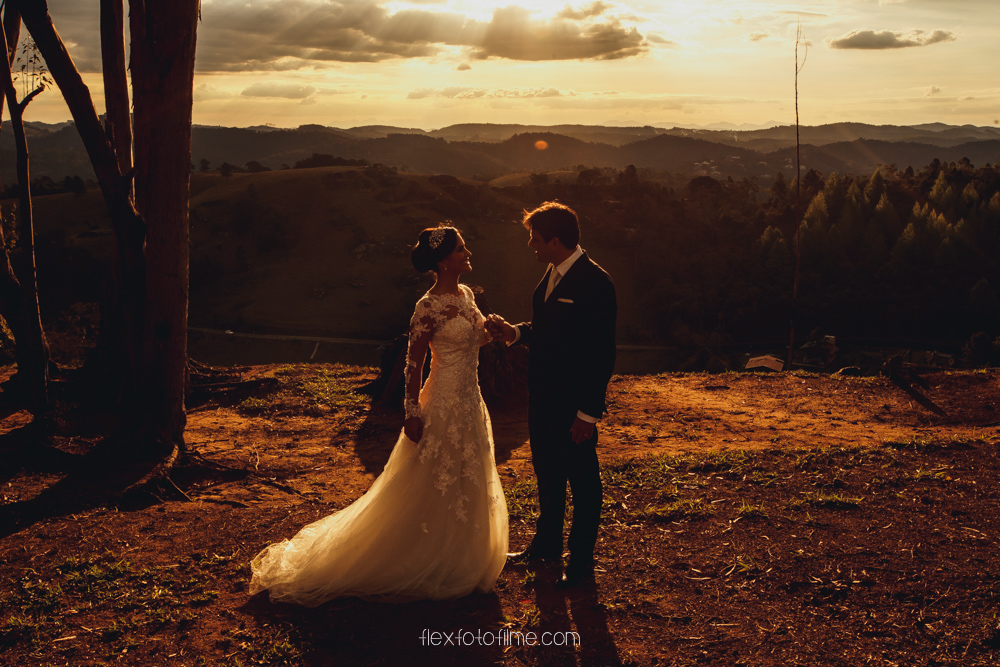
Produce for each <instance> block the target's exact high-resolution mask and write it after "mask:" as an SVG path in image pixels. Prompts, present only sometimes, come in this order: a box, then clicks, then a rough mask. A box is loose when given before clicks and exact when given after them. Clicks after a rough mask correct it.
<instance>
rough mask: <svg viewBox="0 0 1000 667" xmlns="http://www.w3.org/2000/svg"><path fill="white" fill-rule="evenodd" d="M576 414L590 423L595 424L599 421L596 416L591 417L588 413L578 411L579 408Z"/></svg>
mask: <svg viewBox="0 0 1000 667" xmlns="http://www.w3.org/2000/svg"><path fill="white" fill-rule="evenodd" d="M576 416H577V417H579V418H580V419H582V420H583V421H585V422H590V423H591V424H596V423H597V422H598V421H600V420H599V419H598V418H597V417H591V416H590V415H588V414H586V413H583V412H580V411H579V410H577V413H576Z"/></svg>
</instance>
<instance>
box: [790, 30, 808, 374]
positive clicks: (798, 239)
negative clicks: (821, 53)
mask: <svg viewBox="0 0 1000 667" xmlns="http://www.w3.org/2000/svg"><path fill="white" fill-rule="evenodd" d="M801 41H802V21H801V20H799V22H798V23H797V24H796V26H795V279H794V280H793V282H792V309H791V316H790V318H789V324H788V362H787V363H786V364H785V370H792V352H793V351H794V350H795V305H796V301H798V298H799V271H800V269H801V267H802V163H801V156H800V154H799V72H801V71H802V68H803V67H804V66H805V64H806V58H807V57H808V55H809V54H808V50H807V51H806V54H805V55H804V56H803V57H802V63H801V64H799V43H800V42H801Z"/></svg>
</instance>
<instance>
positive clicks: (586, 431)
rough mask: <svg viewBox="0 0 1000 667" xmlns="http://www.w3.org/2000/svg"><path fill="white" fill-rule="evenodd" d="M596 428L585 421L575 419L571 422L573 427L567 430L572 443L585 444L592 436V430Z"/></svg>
mask: <svg viewBox="0 0 1000 667" xmlns="http://www.w3.org/2000/svg"><path fill="white" fill-rule="evenodd" d="M595 428H596V427H595V426H594V425H593V424H591V423H590V422H589V421H587V420H585V419H580V418H579V417H577V418H576V421H574V422H573V427H572V428H571V429H570V430H569V433H570V436H571V437H572V438H573V442H575V443H576V444H578V445H579V444H580V443H583V442H587V440H590V438H592V437H593V435H594V429H595Z"/></svg>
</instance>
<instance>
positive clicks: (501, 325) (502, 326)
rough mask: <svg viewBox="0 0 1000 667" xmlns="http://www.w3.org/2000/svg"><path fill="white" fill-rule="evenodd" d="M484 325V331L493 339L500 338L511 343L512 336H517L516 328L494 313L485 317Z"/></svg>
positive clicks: (512, 340)
mask: <svg viewBox="0 0 1000 667" xmlns="http://www.w3.org/2000/svg"><path fill="white" fill-rule="evenodd" d="M484 326H485V327H486V333H488V334H489V335H490V336H491V337H492V338H493V340H502V341H503V342H505V343H512V342H514V338H515V337H516V336H517V329H515V328H514V327H513V326H512V325H511V324H510V323H509V322H508V321H507V320H505V319H504V318H502V317H500V316H499V315H497V314H495V313H494V314H492V315H490V316H489V317H487V318H486V322H485V324H484Z"/></svg>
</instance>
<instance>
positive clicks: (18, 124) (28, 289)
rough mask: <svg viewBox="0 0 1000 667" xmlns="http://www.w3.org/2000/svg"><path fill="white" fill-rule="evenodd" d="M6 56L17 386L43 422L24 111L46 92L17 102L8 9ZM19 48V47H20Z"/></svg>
mask: <svg viewBox="0 0 1000 667" xmlns="http://www.w3.org/2000/svg"><path fill="white" fill-rule="evenodd" d="M3 24H4V26H3V28H4V29H3V30H2V31H0V36H2V38H3V45H4V51H5V52H6V53H7V54H8V61H7V64H8V67H7V68H6V74H3V75H0V85H2V86H3V91H4V97H5V98H6V100H7V109H8V110H9V111H10V126H11V130H12V131H13V133H14V150H15V154H16V158H17V180H18V195H19V197H18V208H17V216H16V223H15V228H16V229H17V237H18V238H17V241H18V243H17V247H16V248H15V249H14V252H13V253H11V255H10V256H9V258H8V262H7V263H8V266H12V267H13V274H14V276H15V277H16V282H17V284H18V287H19V289H18V290H17V291H18V292H20V298H19V299H17V298H16V297H15V298H14V299H13V302H12V303H11V304H10V305H11V306H12V310H11V314H12V317H11V318H10V324H11V327H12V329H13V331H12V332H13V334H14V340H15V342H16V350H15V358H16V360H17V380H18V381H17V384H18V385H20V386H19V389H22V390H24V392H25V394H26V396H27V399H28V405H29V408H30V410H31V412H32V413H33V414H34V415H35V417H36V418H39V417H42V416H44V415H45V413H46V412H47V411H48V407H49V394H48V391H49V346H48V343H47V342H46V340H45V332H44V330H43V329H42V318H41V312H40V310H39V307H38V278H37V271H36V268H35V229H34V220H33V217H32V211H31V172H30V169H29V163H28V141H27V138H26V137H25V134H24V110H25V108H27V106H28V104H29V103H30V102H31V100H32V99H34V97H35V96H36V95H38V94H39V93H40V92H42V90H44V87H43V86H40V87H38V88H36V89H35V90H33V91H32V92H30V93H29V94H28V95H26V96H25V98H24V99H23V100H21V101H18V99H17V89H16V88H15V87H14V75H13V72H12V71H11V67H10V64H11V60H10V54H11V49H10V48H9V45H8V42H7V35H8V33H12V34H16V33H18V32H19V30H18V29H17V28H15V27H14V26H15V25H20V17H19V16H18V15H17V12H16V10H15V11H13V12H12V11H10V9H9V8H8V9H7V10H5V12H4V17H3ZM14 44H15V48H16V45H17V43H16V42H15V43H14Z"/></svg>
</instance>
